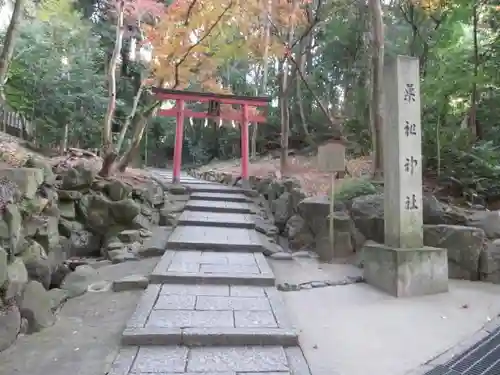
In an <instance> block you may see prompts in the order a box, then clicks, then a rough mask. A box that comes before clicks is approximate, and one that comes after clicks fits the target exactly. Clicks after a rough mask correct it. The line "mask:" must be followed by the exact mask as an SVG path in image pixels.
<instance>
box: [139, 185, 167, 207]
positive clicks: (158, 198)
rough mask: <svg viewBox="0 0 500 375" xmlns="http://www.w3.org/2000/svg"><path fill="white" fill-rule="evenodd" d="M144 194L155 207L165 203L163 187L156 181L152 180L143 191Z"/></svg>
mask: <svg viewBox="0 0 500 375" xmlns="http://www.w3.org/2000/svg"><path fill="white" fill-rule="evenodd" d="M142 196H143V197H144V198H145V199H146V201H147V202H149V203H150V204H151V205H152V206H153V207H159V206H161V205H162V204H163V199H164V198H163V188H162V187H161V186H160V185H159V184H158V183H156V182H154V181H150V182H148V183H147V185H146V188H145V189H144V190H143V192H142Z"/></svg>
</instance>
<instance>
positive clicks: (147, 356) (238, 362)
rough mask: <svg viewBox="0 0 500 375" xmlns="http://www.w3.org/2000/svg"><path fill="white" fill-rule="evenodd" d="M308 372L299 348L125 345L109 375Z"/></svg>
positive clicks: (278, 374) (301, 374)
mask: <svg viewBox="0 0 500 375" xmlns="http://www.w3.org/2000/svg"><path fill="white" fill-rule="evenodd" d="M131 374H133V375H146V374H175V375H310V374H311V371H310V370H309V366H308V364H307V361H306V359H305V358H304V355H303V353H302V350H301V349H300V348H298V347H283V346H266V347H262V346H248V347H227V346H220V347H210V348H194V347H193V348H190V347H186V346H166V347H162V346H156V347H155V346H143V347H137V346H133V347H124V348H122V349H121V350H120V351H119V352H118V355H117V356H116V358H115V360H114V362H113V364H112V367H111V371H110V372H108V375H131Z"/></svg>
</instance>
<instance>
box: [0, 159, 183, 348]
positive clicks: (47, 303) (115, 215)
mask: <svg viewBox="0 0 500 375" xmlns="http://www.w3.org/2000/svg"><path fill="white" fill-rule="evenodd" d="M186 199H187V196H186V195H185V194H184V191H183V189H182V188H179V187H177V188H175V189H170V191H169V190H168V186H165V185H164V184H159V183H157V182H155V181H153V180H151V179H146V180H145V182H143V183H141V184H131V183H130V182H128V181H126V180H123V179H120V178H107V179H104V178H100V177H98V176H97V175H96V173H95V170H94V169H93V168H92V167H90V166H87V165H86V164H85V163H84V162H81V163H78V164H76V165H73V166H69V167H68V166H64V165H61V164H58V165H55V166H52V165H50V164H48V163H47V162H46V161H45V160H43V159H38V158H34V157H31V158H29V159H28V160H27V161H26V162H25V164H24V166H23V167H21V168H9V167H2V168H0V208H1V215H0V241H1V242H0V351H2V350H4V349H6V348H7V347H9V346H10V345H11V344H12V343H13V342H14V341H15V340H16V338H17V336H18V335H19V334H20V333H22V334H30V333H34V332H37V331H40V330H42V329H43V328H45V327H48V326H51V325H52V324H54V322H55V319H56V315H55V313H56V311H57V310H58V308H59V307H60V306H61V304H62V303H63V302H64V301H66V300H67V299H68V298H73V297H77V296H79V295H81V294H83V293H85V292H86V291H87V290H88V288H89V287H91V285H89V284H91V283H92V280H94V279H95V278H94V276H95V273H96V272H97V271H96V270H95V267H93V265H94V266H95V263H99V262H106V263H119V262H123V261H128V260H138V259H140V258H141V257H144V256H150V255H156V254H155V252H154V242H155V241H157V240H158V239H157V238H152V233H153V232H154V231H155V230H156V229H157V228H159V227H158V226H159V225H161V226H164V227H165V226H169V225H171V224H172V223H174V222H175V220H176V218H177V216H178V215H179V212H181V211H182V209H183V205H184V203H185V201H186ZM159 246H160V247H161V244H160V245H159ZM152 250H153V251H152Z"/></svg>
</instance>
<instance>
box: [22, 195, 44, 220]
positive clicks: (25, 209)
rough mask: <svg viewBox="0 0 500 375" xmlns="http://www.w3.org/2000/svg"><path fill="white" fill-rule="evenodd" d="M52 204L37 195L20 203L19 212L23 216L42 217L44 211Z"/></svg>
mask: <svg viewBox="0 0 500 375" xmlns="http://www.w3.org/2000/svg"><path fill="white" fill-rule="evenodd" d="M49 203H50V201H49V199H47V198H44V197H41V196H40V195H39V194H37V195H36V196H35V197H34V198H32V199H28V198H24V199H22V200H21V202H19V205H18V206H19V210H20V211H21V212H22V213H23V216H24V217H26V216H32V215H40V214H41V213H42V211H43V210H44V209H45V208H46V207H47V205H48V204H49Z"/></svg>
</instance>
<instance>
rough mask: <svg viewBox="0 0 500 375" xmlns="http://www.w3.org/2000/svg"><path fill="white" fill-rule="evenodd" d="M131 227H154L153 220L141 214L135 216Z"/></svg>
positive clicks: (147, 228) (148, 228)
mask: <svg viewBox="0 0 500 375" xmlns="http://www.w3.org/2000/svg"><path fill="white" fill-rule="evenodd" d="M130 227H131V228H133V229H139V230H140V229H146V230H151V229H152V226H151V222H150V221H149V219H148V218H147V217H146V216H144V215H142V214H139V215H137V216H136V217H135V218H134V220H133V221H132V224H131V225H130Z"/></svg>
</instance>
